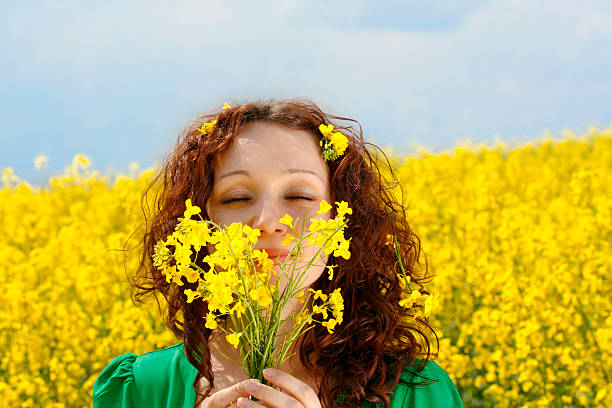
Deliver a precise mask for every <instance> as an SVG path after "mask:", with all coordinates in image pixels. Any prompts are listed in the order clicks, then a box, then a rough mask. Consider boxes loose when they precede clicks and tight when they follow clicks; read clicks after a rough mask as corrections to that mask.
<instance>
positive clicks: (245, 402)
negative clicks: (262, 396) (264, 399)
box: [236, 397, 266, 408]
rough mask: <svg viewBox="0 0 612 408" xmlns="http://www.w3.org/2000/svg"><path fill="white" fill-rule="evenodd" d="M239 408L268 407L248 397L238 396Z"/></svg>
mask: <svg viewBox="0 0 612 408" xmlns="http://www.w3.org/2000/svg"><path fill="white" fill-rule="evenodd" d="M236 406H237V408H266V407H265V406H263V405H261V404H258V403H256V402H255V401H251V400H249V399H248V398H242V397H240V398H238V403H237V404H236Z"/></svg>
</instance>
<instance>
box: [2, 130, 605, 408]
mask: <svg viewBox="0 0 612 408" xmlns="http://www.w3.org/2000/svg"><path fill="white" fill-rule="evenodd" d="M565 133H567V134H564V139H562V140H552V139H548V140H544V141H539V142H534V143H531V144H528V145H524V146H515V147H513V148H511V149H509V148H507V147H506V146H504V145H502V144H498V145H497V146H496V147H494V148H490V147H485V146H480V147H466V148H458V147H457V148H454V149H453V150H452V151H449V152H448V153H441V154H433V153H428V152H427V151H425V150H424V149H421V151H420V152H419V154H418V157H417V155H414V156H413V157H393V165H394V167H395V169H396V170H397V175H398V176H399V178H400V181H401V184H402V188H403V193H404V194H403V196H402V197H403V200H404V203H405V204H407V205H408V208H409V217H410V222H411V225H412V226H413V228H414V229H415V231H416V233H417V235H418V236H419V237H420V238H421V242H422V245H423V248H424V250H425V252H426V254H427V261H428V266H429V271H430V273H432V274H434V275H435V278H434V281H433V284H432V285H433V289H434V290H435V291H437V292H439V294H440V307H439V308H438V309H437V312H436V315H435V318H434V319H433V325H434V327H435V328H436V330H437V333H438V335H439V337H440V346H441V347H440V356H439V358H438V360H437V361H438V363H439V364H440V365H441V366H442V367H443V368H444V369H445V370H446V371H447V372H448V373H449V374H450V376H451V378H452V379H453V381H454V382H455V384H456V385H457V388H458V389H459V392H460V393H461V395H462V397H463V400H464V403H465V405H466V407H471V406H474V407H549V406H554V407H583V406H585V407H596V406H598V407H609V406H612V383H611V381H610V380H611V379H612V355H611V353H612V352H611V350H612V316H611V313H610V312H611V310H612V280H611V279H610V277H609V275H610V273H611V272H612V187H611V186H612V128H609V129H605V130H598V129H595V128H591V129H589V130H588V132H586V133H585V134H583V135H580V136H576V135H573V134H571V132H569V131H568V132H565ZM41 161H42V158H40V157H39V158H37V160H36V163H37V164H38V163H40V162H41ZM152 175H153V170H152V169H151V170H147V171H143V172H141V173H140V174H138V173H132V174H130V175H129V176H120V177H118V178H117V179H116V180H112V181H111V180H110V179H109V177H108V176H103V175H100V174H99V173H98V172H96V171H92V170H89V162H88V159H87V158H86V157H84V156H81V155H77V156H75V158H74V160H73V163H72V165H70V166H68V167H67V168H66V171H65V174H64V175H61V176H58V177H54V178H52V179H50V180H49V184H48V185H47V186H44V187H43V188H39V187H37V188H34V187H32V186H31V185H29V184H28V183H27V182H24V181H23V180H21V179H20V178H19V177H18V176H17V175H15V174H13V172H12V170H11V169H10V168H5V169H3V171H2V186H1V190H0V221H1V222H0V232H1V233H0V237H1V238H0V240H1V245H0V285H1V286H0V293H1V295H0V296H1V300H0V308H1V309H0V311H1V314H0V329H1V332H0V350H1V351H2V364H1V367H0V401H2V402H1V404H2V405H3V406H11V407H13V406H14V407H18V406H22V407H64V406H66V407H80V406H83V407H84V406H91V393H92V388H93V383H94V381H95V379H96V378H97V376H98V374H99V373H100V371H101V370H102V369H103V368H104V367H105V366H106V364H108V363H109V362H110V360H111V359H112V358H114V357H116V356H119V355H121V354H123V353H126V352H133V353H136V354H142V353H144V352H147V351H150V350H153V349H158V348H162V347H166V346H169V345H172V344H176V343H177V342H179V341H180V339H176V338H173V336H172V335H171V334H170V333H169V331H168V330H167V329H166V328H165V327H164V325H163V323H162V322H161V319H160V316H159V312H158V311H157V304H156V303H155V302H154V301H151V302H150V303H149V304H147V305H145V306H141V307H136V306H134V305H133V304H132V302H131V299H130V286H129V284H128V279H127V277H128V276H129V275H130V274H131V273H132V272H133V271H134V270H135V268H136V265H137V261H138V256H139V253H138V251H137V249H135V250H131V251H128V252H125V253H124V252H122V251H121V250H122V249H123V247H124V244H125V243H126V241H127V240H128V237H129V236H130V235H131V234H132V233H134V232H135V231H136V232H135V234H134V236H133V237H132V238H131V239H130V240H129V242H128V246H127V248H128V249H129V248H130V247H134V246H136V245H137V244H138V240H139V238H140V237H141V234H142V229H138V226H139V224H140V221H141V220H142V212H141V209H140V208H141V207H140V205H141V202H140V198H141V194H142V192H143V190H144V188H145V186H146V185H147V183H148V182H149V180H150V179H151V176H152ZM397 194H398V197H400V193H399V190H397Z"/></svg>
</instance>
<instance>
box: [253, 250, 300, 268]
mask: <svg viewBox="0 0 612 408" xmlns="http://www.w3.org/2000/svg"><path fill="white" fill-rule="evenodd" d="M261 250H262V251H266V253H267V254H268V256H269V257H270V259H272V260H273V261H274V264H275V265H278V260H280V262H285V260H286V259H287V257H288V255H289V250H287V249H282V248H262V249H261ZM291 258H293V255H292V256H291Z"/></svg>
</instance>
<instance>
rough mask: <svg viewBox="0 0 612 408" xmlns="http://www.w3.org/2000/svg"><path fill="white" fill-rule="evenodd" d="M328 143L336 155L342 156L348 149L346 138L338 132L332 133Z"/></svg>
mask: <svg viewBox="0 0 612 408" xmlns="http://www.w3.org/2000/svg"><path fill="white" fill-rule="evenodd" d="M330 143H331V145H332V146H334V148H335V149H336V152H337V153H338V155H342V154H344V151H345V150H346V148H347V147H348V137H346V136H345V135H343V134H342V133H340V132H334V134H333V135H332V137H331V140H330Z"/></svg>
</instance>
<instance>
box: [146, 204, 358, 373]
mask: <svg viewBox="0 0 612 408" xmlns="http://www.w3.org/2000/svg"><path fill="white" fill-rule="evenodd" d="M185 204H186V210H185V212H184V214H183V218H179V223H178V224H177V225H176V228H175V231H174V232H173V233H172V234H171V235H169V236H168V237H167V239H166V240H160V241H159V242H157V244H156V246H155V254H154V256H153V261H154V266H155V267H157V268H158V269H159V270H160V271H161V273H162V274H163V275H164V276H165V278H166V281H167V282H169V283H175V284H176V285H178V286H184V284H185V282H184V281H183V278H184V279H185V280H186V281H187V282H189V283H191V284H195V283H196V282H197V287H196V289H195V290H193V289H189V288H185V289H184V290H183V293H184V294H185V296H186V297H187V302H188V303H190V302H193V301H194V300H195V299H198V298H201V299H202V300H203V301H204V302H206V304H207V305H208V312H207V313H206V315H205V316H202V317H203V318H204V319H206V323H205V327H206V328H208V329H211V330H213V329H217V328H219V329H221V330H223V332H225V335H226V339H227V341H228V342H229V343H230V344H232V345H233V346H234V347H236V348H240V355H241V357H242V366H243V369H244V371H245V373H246V374H247V375H248V376H249V377H250V378H257V379H259V380H263V370H264V368H267V367H274V368H280V366H281V365H282V364H283V363H284V362H285V361H286V360H287V359H288V358H289V357H290V356H291V354H289V353H290V346H291V344H292V343H293V342H294V341H295V340H296V339H297V338H299V336H300V335H302V334H303V333H305V332H306V331H308V330H310V329H311V328H312V327H313V323H319V324H321V325H323V326H324V327H326V328H327V330H328V331H329V332H330V333H332V332H333V330H334V328H335V326H336V325H339V324H341V323H342V317H343V310H344V302H343V298H342V295H341V293H340V291H341V289H340V288H337V289H335V290H334V291H333V292H332V293H329V294H325V293H322V292H321V291H320V290H313V289H308V291H304V289H303V284H304V281H305V279H306V277H307V274H308V270H309V269H310V268H311V266H312V265H314V263H315V259H318V257H319V256H320V255H321V251H323V252H324V253H325V254H327V255H330V254H333V255H334V256H335V257H343V258H345V259H349V257H350V251H349V244H350V239H348V240H347V239H346V238H345V237H344V230H345V228H346V226H347V220H346V219H345V216H346V214H352V210H351V209H350V208H348V205H347V203H346V202H344V201H343V202H340V203H338V202H336V205H337V211H336V212H337V215H336V217H335V218H333V219H329V220H321V219H318V218H311V219H310V225H309V230H308V232H306V231H305V220H304V222H303V223H302V228H301V231H299V234H298V231H297V230H296V227H295V226H294V225H293V219H292V217H291V216H289V215H288V214H287V215H285V216H283V217H282V218H281V219H280V220H279V222H281V223H283V224H285V225H288V226H289V227H290V229H291V232H293V234H294V235H292V234H290V233H288V234H287V235H286V238H285V240H284V241H283V243H282V245H283V246H286V245H289V244H290V243H291V242H293V241H295V245H293V246H292V249H291V251H290V252H289V255H288V256H287V258H286V260H287V259H292V261H291V262H286V260H285V261H283V262H282V264H281V265H280V275H281V277H282V278H283V279H279V276H278V272H277V271H276V270H274V269H273V268H272V267H273V265H274V261H273V260H272V259H270V258H269V254H268V253H266V251H265V250H258V249H254V247H255V245H256V244H257V240H258V237H259V236H260V234H261V232H260V231H259V230H258V229H254V228H251V227H250V226H248V225H242V223H239V222H237V223H232V224H230V225H229V226H224V227H221V226H219V225H217V224H216V223H214V222H212V221H208V220H204V219H202V217H201V215H199V214H200V212H201V209H200V208H199V207H197V206H194V205H192V203H191V200H190V199H188V200H187V201H186V202H185ZM331 209H332V206H331V205H330V204H328V203H327V202H325V201H322V202H321V205H320V207H319V210H318V211H317V213H316V214H317V215H321V214H324V213H326V212H328V211H330V210H331ZM194 215H198V217H199V218H200V219H199V220H195V219H192V216H194ZM305 232H306V233H305ZM303 241H306V242H307V243H308V244H309V245H315V246H316V247H318V250H317V252H316V253H315V254H314V256H313V257H312V259H310V260H306V261H307V262H306V263H305V265H304V266H302V267H297V265H298V261H299V260H301V259H302V258H301V257H300V256H301V255H302V242H303ZM203 246H206V247H207V248H210V249H212V248H213V247H214V250H210V249H209V254H208V255H206V256H205V257H204V258H203V259H202V261H201V263H204V264H206V265H208V266H209V268H207V270H204V269H203V268H201V267H200V266H198V265H197V264H196V261H195V260H197V256H198V254H199V251H200V249H201V248H202V247H203ZM327 268H328V274H329V275H328V277H329V279H330V280H331V279H333V268H334V266H329V267H327ZM191 286H192V287H193V285H191ZM292 299H293V303H295V304H298V305H299V304H301V305H302V306H301V308H300V307H297V309H299V310H298V311H297V312H294V313H293V314H291V316H289V317H283V315H282V312H283V310H284V309H285V306H286V305H287V304H288V303H289V302H290V301H291V300H292ZM222 316H225V317H226V318H227V319H229V321H231V323H232V325H231V326H228V327H222V326H221V325H218V320H217V319H218V318H219V317H222ZM289 320H292V322H289V323H291V324H287V326H288V327H290V328H289V329H288V331H287V332H285V333H282V342H281V343H280V344H277V343H276V339H277V337H278V335H279V329H280V328H281V326H283V325H284V323H286V322H288V321H289Z"/></svg>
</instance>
